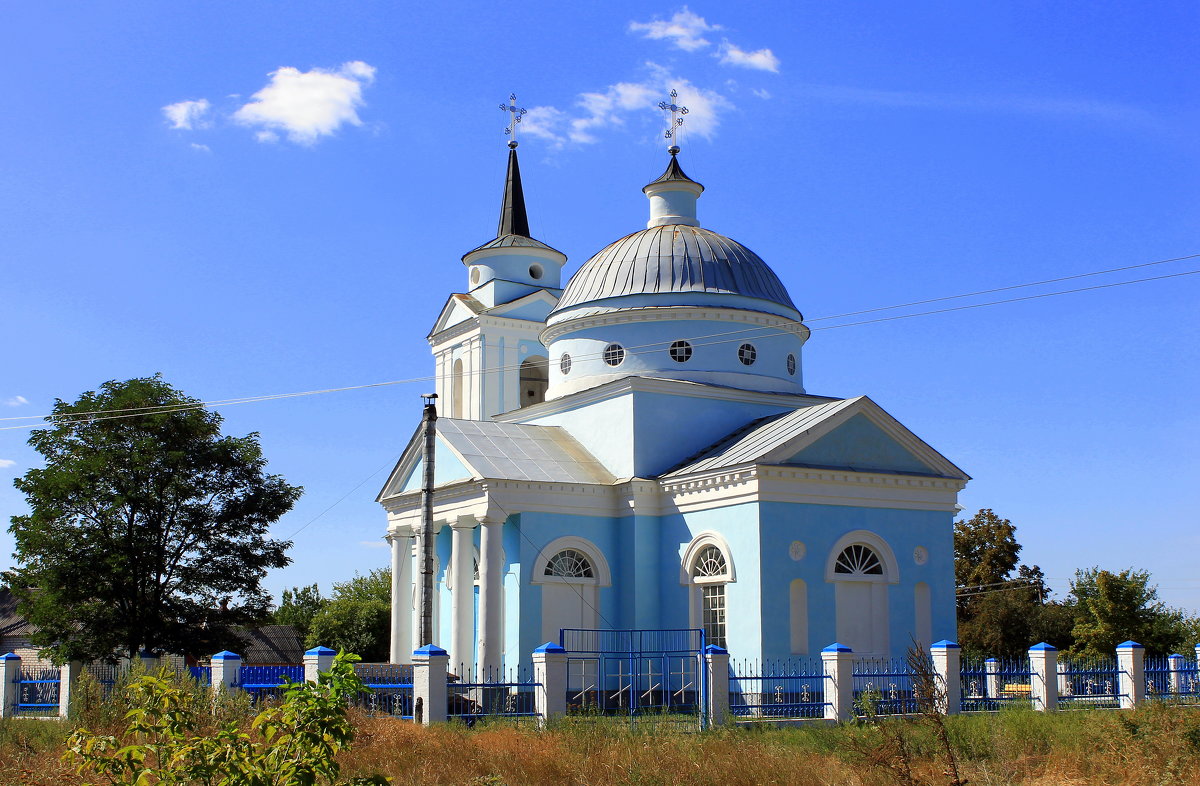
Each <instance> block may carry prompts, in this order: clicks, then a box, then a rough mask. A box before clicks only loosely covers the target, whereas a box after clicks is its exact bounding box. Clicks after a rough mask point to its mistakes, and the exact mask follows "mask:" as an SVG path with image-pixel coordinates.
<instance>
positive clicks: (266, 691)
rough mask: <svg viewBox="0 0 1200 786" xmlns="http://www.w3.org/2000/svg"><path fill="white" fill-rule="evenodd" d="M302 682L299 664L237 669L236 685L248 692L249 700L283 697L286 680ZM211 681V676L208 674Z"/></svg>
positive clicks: (257, 701) (301, 669)
mask: <svg viewBox="0 0 1200 786" xmlns="http://www.w3.org/2000/svg"><path fill="white" fill-rule="evenodd" d="M288 680H290V681H291V682H304V665H303V664H301V665H299V666H242V667H241V668H239V669H238V676H237V682H236V683H234V684H235V685H236V686H237V687H239V688H241V689H242V690H244V691H246V693H248V694H250V701H251V702H252V703H254V704H258V703H259V702H262V701H266V700H269V701H278V700H280V699H282V698H283V692H284V686H285V683H286V681H288ZM210 681H211V676H210Z"/></svg>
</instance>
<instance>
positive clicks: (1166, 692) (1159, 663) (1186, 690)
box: [1145, 655, 1200, 704]
mask: <svg viewBox="0 0 1200 786" xmlns="http://www.w3.org/2000/svg"><path fill="white" fill-rule="evenodd" d="M1145 674H1146V698H1147V699H1148V700H1150V701H1165V702H1174V703H1179V704H1200V674H1197V670H1196V661H1195V660H1188V659H1186V658H1184V657H1183V656H1182V655H1168V656H1167V657H1165V658H1162V657H1158V658H1146V665H1145Z"/></svg>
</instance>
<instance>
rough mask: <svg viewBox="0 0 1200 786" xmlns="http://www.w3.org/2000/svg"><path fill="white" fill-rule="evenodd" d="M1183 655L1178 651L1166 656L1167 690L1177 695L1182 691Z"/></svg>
mask: <svg viewBox="0 0 1200 786" xmlns="http://www.w3.org/2000/svg"><path fill="white" fill-rule="evenodd" d="M1182 671H1183V656H1182V655H1179V654H1178V653H1176V654H1174V655H1168V656H1167V690H1168V691H1170V692H1171V693H1172V694H1174V695H1176V696H1178V695H1179V694H1181V693H1183V674H1182V673H1181V672H1182Z"/></svg>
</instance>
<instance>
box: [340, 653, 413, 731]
mask: <svg viewBox="0 0 1200 786" xmlns="http://www.w3.org/2000/svg"><path fill="white" fill-rule="evenodd" d="M354 673H355V674H357V675H358V678H359V679H360V680H362V682H363V687H365V688H366V692H364V693H362V694H359V695H358V696H356V697H355V698H354V699H353V700H352V701H351V704H352V705H353V706H355V707H358V708H359V709H362V710H365V711H366V712H367V713H369V714H371V715H389V716H391V717H393V718H401V719H404V720H412V718H413V667H412V666H411V665H409V666H405V665H399V664H394V663H356V664H354Z"/></svg>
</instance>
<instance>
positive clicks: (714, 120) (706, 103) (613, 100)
mask: <svg viewBox="0 0 1200 786" xmlns="http://www.w3.org/2000/svg"><path fill="white" fill-rule="evenodd" d="M646 67H647V69H648V71H649V74H648V75H647V77H646V78H645V79H643V80H641V81H637V82H617V83H616V84H612V85H609V86H608V87H606V88H604V89H603V90H599V91H595V92H587V93H580V94H579V96H578V97H577V99H576V102H575V106H576V111H571V110H563V109H559V108H557V107H553V106H539V107H534V108H533V109H530V110H529V113H528V114H526V115H525V118H524V119H523V120H522V121H521V131H522V132H523V133H525V134H528V135H530V136H533V137H537V138H539V139H543V140H546V141H548V142H549V143H550V144H551V145H552V146H553V147H555V148H561V147H563V145H565V144H566V143H568V142H573V143H575V144H581V145H586V144H593V143H596V142H599V141H600V134H601V132H603V131H604V130H606V129H609V128H616V127H621V126H624V125H625V124H626V122H627V121H631V120H633V119H635V118H638V117H641V118H643V119H645V120H649V121H650V122H649V123H645V124H644V125H647V126H650V125H653V127H654V128H656V129H659V130H658V132H657V133H658V134H659V135H661V133H662V131H665V130H666V124H667V117H666V115H665V113H664V112H663V111H662V110H661V109H659V108H658V102H659V101H662V100H663V99H665V98H666V97H667V96H668V95H669V94H670V91H671V90H672V89H675V90H677V91H678V93H679V97H678V98H677V99H675V100H676V102H677V103H678V104H680V105H682V106H686V107H687V108H688V114H687V117H686V118H685V121H684V126H683V129H682V132H681V133H682V134H683V135H684V136H687V135H691V134H696V135H698V136H702V137H704V138H706V139H707V138H710V137H712V135H713V134H714V133H715V132H716V129H717V125H718V124H719V123H720V116H721V114H723V113H724V112H725V111H726V110H728V109H732V108H733V104H731V103H730V102H729V100H728V99H727V98H725V96H723V95H721V94H720V93H717V92H716V91H714V90H708V89H705V88H702V87H698V86H696V85H694V84H692V83H691V82H690V81H688V80H687V79H684V78H682V77H679V76H675V75H673V74H672V73H671V72H670V71H668V70H667V69H666V68H664V67H662V66H660V65H658V64H656V63H647V64H646Z"/></svg>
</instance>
